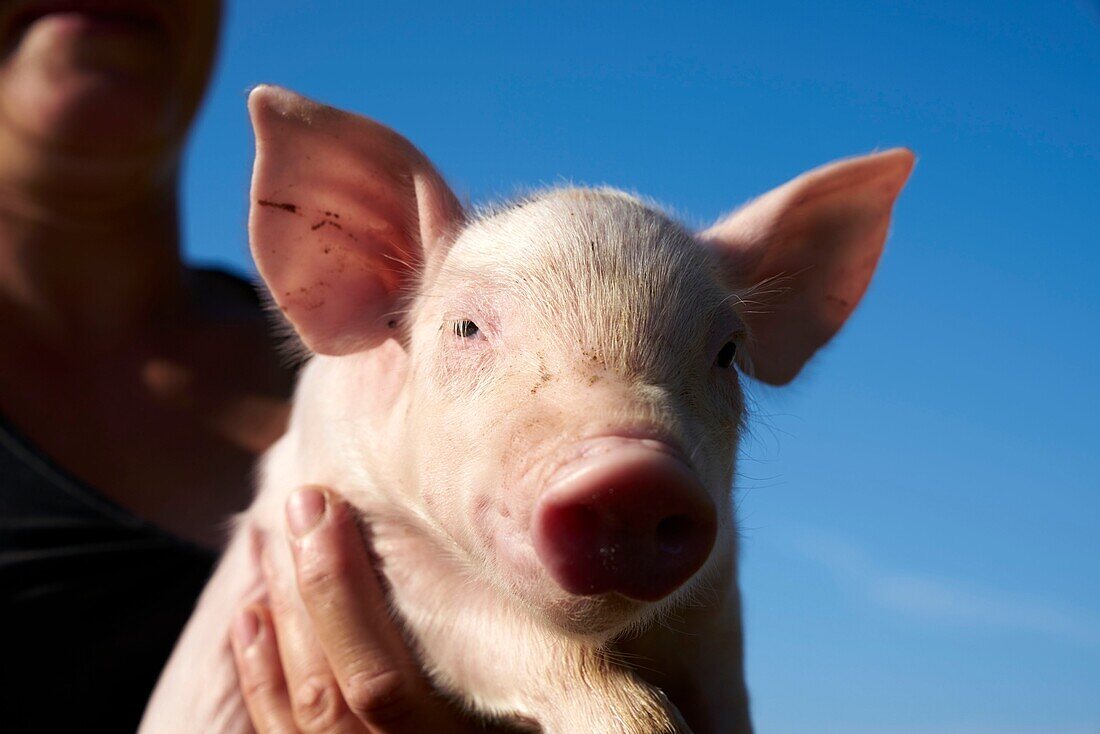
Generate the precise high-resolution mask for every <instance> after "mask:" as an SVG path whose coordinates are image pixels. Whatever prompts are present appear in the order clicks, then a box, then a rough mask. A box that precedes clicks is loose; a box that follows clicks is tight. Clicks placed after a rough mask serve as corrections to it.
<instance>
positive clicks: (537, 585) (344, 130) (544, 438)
mask: <svg viewBox="0 0 1100 734" xmlns="http://www.w3.org/2000/svg"><path fill="white" fill-rule="evenodd" d="M249 105H250V110H251V113H252V118H253V123H254V125H255V128H256V136H257V162H256V169H255V176H254V180H253V189H252V212H251V218H250V234H251V243H252V250H253V254H254V256H255V259H256V262H257V265H258V267H259V269H260V273H261V274H262V276H263V277H264V279H265V281H266V282H267V284H268V286H269V288H270V290H271V293H272V296H273V298H274V300H275V302H276V304H278V306H279V308H280V309H281V310H282V311H283V312H284V313H285V315H286V317H287V319H288V320H289V321H290V323H291V324H292V325H293V326H294V328H295V330H296V331H297V333H298V334H299V336H300V337H301V340H302V341H303V343H304V344H305V345H306V346H307V347H308V348H309V349H310V350H311V351H313V352H314V353H315V354H316V355H317V356H316V357H315V361H316V360H320V361H322V362H323V366H324V367H325V368H326V369H327V370H328V371H329V374H330V377H331V379H330V380H329V382H328V383H327V384H329V385H331V390H330V393H332V394H329V395H323V396H314V397H315V399H316V400H318V401H321V402H326V403H327V404H328V405H329V406H330V410H329V412H328V415H329V416H330V418H332V419H334V420H335V421H336V422H339V424H340V425H341V426H343V427H346V430H344V431H343V432H342V433H341V434H340V435H339V436H337V437H335V438H333V439H332V440H333V441H336V442H338V443H339V444H340V447H339V450H338V451H336V452H335V453H336V454H337V455H339V456H340V457H342V458H341V461H344V462H346V463H347V476H348V477H361V478H362V481H364V482H366V481H369V482H371V483H373V484H374V485H376V486H375V489H376V491H380V492H383V493H386V494H387V497H389V499H390V501H391V503H392V504H393V505H395V506H398V507H401V508H404V509H405V510H406V511H407V512H408V514H409V515H410V516H411V517H415V518H416V519H417V522H418V523H419V526H420V527H422V528H424V532H426V533H428V534H430V535H432V536H433V537H434V538H435V540H436V541H437V543H438V546H439V547H440V549H441V556H443V557H446V558H447V559H448V562H452V563H455V564H456V573H463V574H468V575H469V576H470V577H471V578H473V579H475V580H476V581H478V582H481V583H484V584H488V585H492V586H495V587H497V588H498V589H499V590H500V591H501V593H503V594H506V595H509V596H510V597H511V598H514V599H516V600H517V601H518V602H520V603H519V605H518V606H519V608H521V609H527V610H529V611H530V612H532V613H533V614H534V615H535V616H537V617H538V618H540V619H543V620H549V621H550V622H551V623H553V624H556V625H558V626H559V627H563V628H566V629H569V630H572V631H573V632H576V633H578V634H584V635H589V636H606V635H609V634H613V633H615V632H616V631H619V630H622V629H623V628H624V627H626V626H628V625H631V624H637V623H639V622H641V621H644V620H645V619H647V618H649V617H651V616H652V615H654V614H656V613H658V612H660V611H661V610H662V609H664V608H667V607H669V606H671V605H675V604H677V603H682V602H683V601H685V600H686V599H687V598H688V597H689V596H690V595H691V594H692V593H693V592H697V591H700V590H702V589H705V588H706V586H707V584H708V583H709V582H710V581H711V580H708V576H709V575H712V574H715V573H718V572H719V570H720V569H722V568H728V567H729V564H728V562H729V561H731V560H732V555H733V553H734V538H735V521H734V518H733V513H732V506H731V502H730V498H729V494H730V486H731V483H732V477H733V472H734V457H735V455H736V449H737V442H738V435H739V431H740V428H741V425H742V421H743V419H744V401H743V394H742V384H741V380H742V379H743V378H742V375H755V377H757V378H758V379H761V380H763V381H765V382H769V383H773V384H781V383H785V382H787V381H789V380H791V379H792V378H793V377H794V376H795V375H796V374H797V373H798V372H799V370H800V369H801V367H802V365H803V364H804V363H805V362H806V360H807V359H809V357H810V356H811V355H812V354H813V353H814V352H815V351H816V350H817V349H818V348H819V347H821V346H822V345H823V344H825V343H826V342H827V341H828V340H829V339H830V338H831V337H832V335H833V334H835V333H836V331H837V330H838V329H839V328H840V326H841V325H842V324H843V322H844V320H845V319H846V318H847V316H848V315H849V314H850V313H851V311H852V310H853V309H854V308H855V306H856V304H857V303H858V301H859V299H860V297H861V296H862V295H863V292H864V291H865V290H866V288H867V285H868V283H869V281H870V278H871V275H872V273H873V271H874V269H875V265H876V264H877V261H878V258H879V255H880V253H881V251H882V247H883V243H884V241H885V237H886V230H887V227H888V224H889V218H890V211H891V208H892V206H893V202H894V200H895V198H896V197H897V195H898V193H899V192H900V190H901V187H902V185H903V184H904V182H905V180H906V178H907V176H908V174H909V171H910V169H911V167H912V162H913V157H912V154H910V153H909V152H908V151H904V150H894V151H888V152H885V153H880V154H876V155H870V156H865V157H862V158H855V159H850V160H846V161H841V162H839V163H834V164H832V165H830V166H826V167H824V168H821V169H818V170H816V171H812V172H811V173H808V174H805V175H804V176H802V177H800V178H797V179H795V180H794V181H792V182H790V183H788V184H786V185H784V186H782V187H780V188H778V189H776V190H775V191H773V192H771V193H769V194H767V195H765V196H764V197H762V198H760V199H758V200H756V201H754V202H752V203H750V204H748V205H746V206H745V207H743V208H742V209H740V210H739V211H737V212H735V213H734V214H732V215H730V216H729V217H727V218H725V219H723V220H722V221H720V222H719V223H718V224H716V225H715V226H714V227H712V228H710V229H708V230H707V231H705V232H702V233H698V234H696V233H692V232H690V231H688V230H686V229H685V228H683V227H682V226H681V225H679V224H678V223H676V222H675V221H673V220H672V219H670V218H669V217H667V216H666V215H665V214H663V213H662V212H660V211H659V210H657V209H656V208H654V207H652V206H651V205H649V204H647V203H645V202H643V201H641V200H639V199H637V198H635V197H633V196H629V195H627V194H624V193H621V192H618V191H614V190H610V189H575V188H569V189H558V190H552V191H548V192H545V193H542V194H537V195H534V196H531V197H528V198H525V199H522V200H520V201H518V202H515V203H514V204H511V205H509V206H504V207H501V208H498V209H491V210H487V211H484V212H480V213H478V214H477V215H476V216H470V215H467V214H466V213H465V212H464V211H463V209H462V207H461V206H460V205H459V204H458V201H457V199H456V197H455V196H454V194H453V193H452V192H451V191H450V189H449V188H448V187H447V185H446V184H445V183H444V181H443V180H442V178H441V177H440V176H439V174H438V173H437V172H436V171H435V169H434V168H433V167H432V165H431V164H430V163H429V162H428V160H427V159H426V158H425V157H424V155H423V154H421V153H420V152H419V151H417V150H416V148H415V147H413V146H412V145H411V144H410V143H409V142H408V141H406V140H405V139H403V138H401V137H400V136H398V135H397V134H396V133H394V132H393V131H391V130H389V129H388V128H385V127H383V126H382V125H380V124H378V123H376V122H373V121H371V120H367V119H365V118H362V117H358V116H354V115H350V114H347V113H343V112H339V111H336V110H333V109H331V108H328V107H323V106H321V105H317V104H314V103H312V102H309V101H307V100H305V99H303V98H301V97H298V96H296V95H293V94H291V93H289V92H286V91H284V90H279V89H275V88H271V87H261V88H258V89H257V90H256V91H254V92H253V93H252V96H251V98H250V100H249ZM335 393H340V395H335ZM307 397H309V396H307ZM299 407H300V406H299ZM362 467H369V471H367V470H363V469H362ZM345 486H346V485H344V484H341V487H342V488H344V487H345ZM723 561H725V562H723Z"/></svg>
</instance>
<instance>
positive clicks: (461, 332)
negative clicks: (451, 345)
mask: <svg viewBox="0 0 1100 734" xmlns="http://www.w3.org/2000/svg"><path fill="white" fill-rule="evenodd" d="M454 329H455V336H461V337H463V338H464V339H468V338H470V337H472V336H477V332H478V331H479V329H478V328H477V324H475V323H474V322H473V321H470V320H469V319H462V320H461V321H456V322H454Z"/></svg>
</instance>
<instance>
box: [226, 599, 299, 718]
mask: <svg viewBox="0 0 1100 734" xmlns="http://www.w3.org/2000/svg"><path fill="white" fill-rule="evenodd" d="M230 642H231V645H232V648H233V660H234V661H235V662H236V665H237V678H238V679H239V681H240V689H241V695H243V696H244V704H245V707H246V708H247V709H248V715H249V717H250V718H251V719H252V726H253V727H254V728H255V729H256V734H297V732H298V728H297V727H296V726H295V724H294V716H293V714H292V713H291V709H290V699H289V698H288V696H287V691H286V681H285V679H284V678H283V666H282V664H281V663H280V661H279V651H278V649H277V647H276V642H275V635H274V632H273V629H272V626H271V618H270V617H269V616H268V612H267V609H265V608H264V607H263V606H262V605H259V604H256V605H252V606H250V607H246V608H245V609H242V610H241V611H239V612H238V613H237V617H236V618H235V619H234V620H233V626H232V628H231V631H230Z"/></svg>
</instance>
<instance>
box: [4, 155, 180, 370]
mask: <svg viewBox="0 0 1100 734" xmlns="http://www.w3.org/2000/svg"><path fill="white" fill-rule="evenodd" d="M3 188H4V187H3V185H2V182H0V191H2V190H3ZM127 193H128V195H127V196H126V197H116V198H115V201H116V202H119V203H117V204H115V205H113V206H106V207H105V206H101V205H100V203H101V202H102V201H107V200H110V197H108V196H103V194H104V192H103V191H99V192H96V201H93V202H91V204H90V205H88V206H84V205H82V202H80V201H77V200H74V199H73V198H71V197H69V198H66V199H65V200H64V201H63V202H59V203H58V205H56V206H51V204H50V202H49V201H48V200H46V201H43V200H39V201H35V202H32V204H33V205H30V206H28V205H27V203H26V202H21V201H19V200H18V198H17V197H14V196H4V195H0V322H6V323H0V330H2V331H9V329H11V330H15V331H18V332H21V333H22V334H23V335H24V336H29V337H31V338H33V339H34V340H35V341H39V342H40V343H42V345H43V346H55V347H57V348H59V350H60V351H63V352H72V351H74V350H79V351H82V352H96V351H101V350H107V349H112V348H115V347H117V346H119V345H122V344H127V343H134V342H136V341H140V340H142V339H143V338H144V337H145V336H147V335H148V334H149V330H150V326H151V325H152V324H153V323H155V322H156V320H157V319H158V318H163V317H164V316H166V315H168V314H171V313H173V312H174V311H177V310H178V309H179V308H180V307H181V306H182V305H183V304H184V303H185V302H186V298H187V288H186V278H185V271H184V268H183V265H182V262H181V260H180V253H179V229H178V204H177V196H176V187H175V177H166V178H165V179H164V184H163V185H162V186H153V187H148V189H147V190H146V191H141V190H140V189H139V190H136V191H130V192H127Z"/></svg>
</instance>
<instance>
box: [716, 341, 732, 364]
mask: <svg viewBox="0 0 1100 734" xmlns="http://www.w3.org/2000/svg"><path fill="white" fill-rule="evenodd" d="M736 356H737V344H735V343H734V342H732V341H729V342H726V343H725V345H724V346H723V347H722V348H721V349H719V350H718V356H717V357H716V358H715V360H714V364H715V365H717V366H718V367H721V368H722V369H728V368H729V367H730V366H732V365H733V358H734V357H736Z"/></svg>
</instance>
